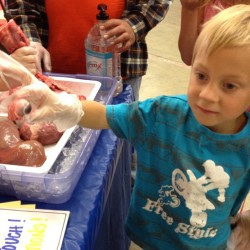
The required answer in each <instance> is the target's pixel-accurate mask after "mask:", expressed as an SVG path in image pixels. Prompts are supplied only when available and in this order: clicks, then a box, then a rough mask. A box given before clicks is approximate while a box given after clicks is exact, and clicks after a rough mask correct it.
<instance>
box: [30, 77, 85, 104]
mask: <svg viewBox="0 0 250 250" xmlns="http://www.w3.org/2000/svg"><path fill="white" fill-rule="evenodd" d="M35 76H36V78H37V79H38V80H40V81H41V82H44V83H45V84H47V85H48V87H49V88H50V89H51V90H53V91H54V92H61V91H65V92H66V93H68V94H75V95H77V96H78V98H79V100H80V101H82V100H86V96H84V95H79V94H78V92H77V90H74V89H73V88H70V87H68V86H66V85H64V82H63V81H56V80H54V79H53V78H52V77H49V76H46V75H43V74H42V73H39V72H38V73H36V75H35Z"/></svg>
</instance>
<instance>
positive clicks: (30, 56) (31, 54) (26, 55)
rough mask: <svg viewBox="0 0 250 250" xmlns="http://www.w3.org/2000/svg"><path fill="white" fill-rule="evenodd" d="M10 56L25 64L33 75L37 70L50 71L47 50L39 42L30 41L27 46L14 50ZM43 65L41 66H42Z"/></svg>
mask: <svg viewBox="0 0 250 250" xmlns="http://www.w3.org/2000/svg"><path fill="white" fill-rule="evenodd" d="M11 56H12V57H13V58H14V59H15V60H17V61H18V62H19V63H21V64H22V65H23V66H25V67H26V68H27V69H28V70H29V71H30V72H31V73H32V74H33V75H35V74H36V73H37V72H38V71H39V72H42V71H43V69H44V70H45V71H48V72H50V71H51V59H50V54H49V52H48V50H46V49H45V48H44V47H43V46H42V44H41V43H39V42H30V45H29V46H24V47H21V48H19V49H17V50H15V51H14V52H13V53H12V54H11ZM42 66H43V67H42Z"/></svg>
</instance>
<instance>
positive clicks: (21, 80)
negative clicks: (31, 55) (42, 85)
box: [0, 51, 35, 91]
mask: <svg viewBox="0 0 250 250" xmlns="http://www.w3.org/2000/svg"><path fill="white" fill-rule="evenodd" d="M34 79H35V77H34V76H33V75H32V74H31V73H30V72H29V71H28V70H27V69H26V68H25V67H24V66H23V65H21V64H20V63H18V62H17V61H16V60H14V59H13V58H11V57H10V56H9V55H7V54H5V53H4V52H3V51H0V91H6V90H9V89H13V88H16V87H18V86H24V85H29V84H31V83H32V82H33V80H34Z"/></svg>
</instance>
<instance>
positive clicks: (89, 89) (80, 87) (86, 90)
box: [0, 76, 101, 173]
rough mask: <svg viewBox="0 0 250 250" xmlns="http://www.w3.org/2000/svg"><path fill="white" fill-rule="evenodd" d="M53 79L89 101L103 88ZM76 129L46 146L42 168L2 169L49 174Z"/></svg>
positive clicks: (86, 83) (19, 167) (91, 82)
mask: <svg viewBox="0 0 250 250" xmlns="http://www.w3.org/2000/svg"><path fill="white" fill-rule="evenodd" d="M53 78H54V79H55V80H58V81H61V84H62V83H63V85H65V86H66V87H69V88H71V87H72V86H73V88H74V90H75V91H76V93H77V94H81V95H84V96H85V97H86V99H87V100H94V99H95V96H96V95H97V92H98V90H99V89H100V87H101V83H100V82H99V81H92V80H82V79H75V78H70V77H57V76H56V77H55V76H53ZM71 89H72V88H71ZM74 129H75V126H74V127H72V128H70V129H67V130H66V131H65V132H64V133H63V135H62V137H61V138H60V140H59V141H58V142H57V143H55V144H52V145H47V146H44V149H45V154H46V157H47V159H46V161H45V162H44V164H43V165H42V166H41V167H29V166H19V165H10V164H1V163H0V169H1V168H4V169H6V170H8V171H18V172H29V173H48V171H49V170H50V168H51V167H52V165H53V164H54V162H55V161H56V159H57V157H58V155H59V154H60V152H61V150H62V149H63V147H64V146H65V144H66V143H67V141H68V139H69V138H70V136H71V134H72V132H73V131H74Z"/></svg>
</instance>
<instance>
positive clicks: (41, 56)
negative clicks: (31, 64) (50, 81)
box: [30, 42, 51, 72]
mask: <svg viewBox="0 0 250 250" xmlns="http://www.w3.org/2000/svg"><path fill="white" fill-rule="evenodd" d="M30 46H31V47H33V48H35V49H36V66H37V69H38V71H40V72H42V71H43V69H44V71H48V72H50V71H51V58H50V53H49V51H48V50H46V49H45V48H44V47H43V46H42V44H41V43H38V42H30ZM42 65H43V68H42Z"/></svg>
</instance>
